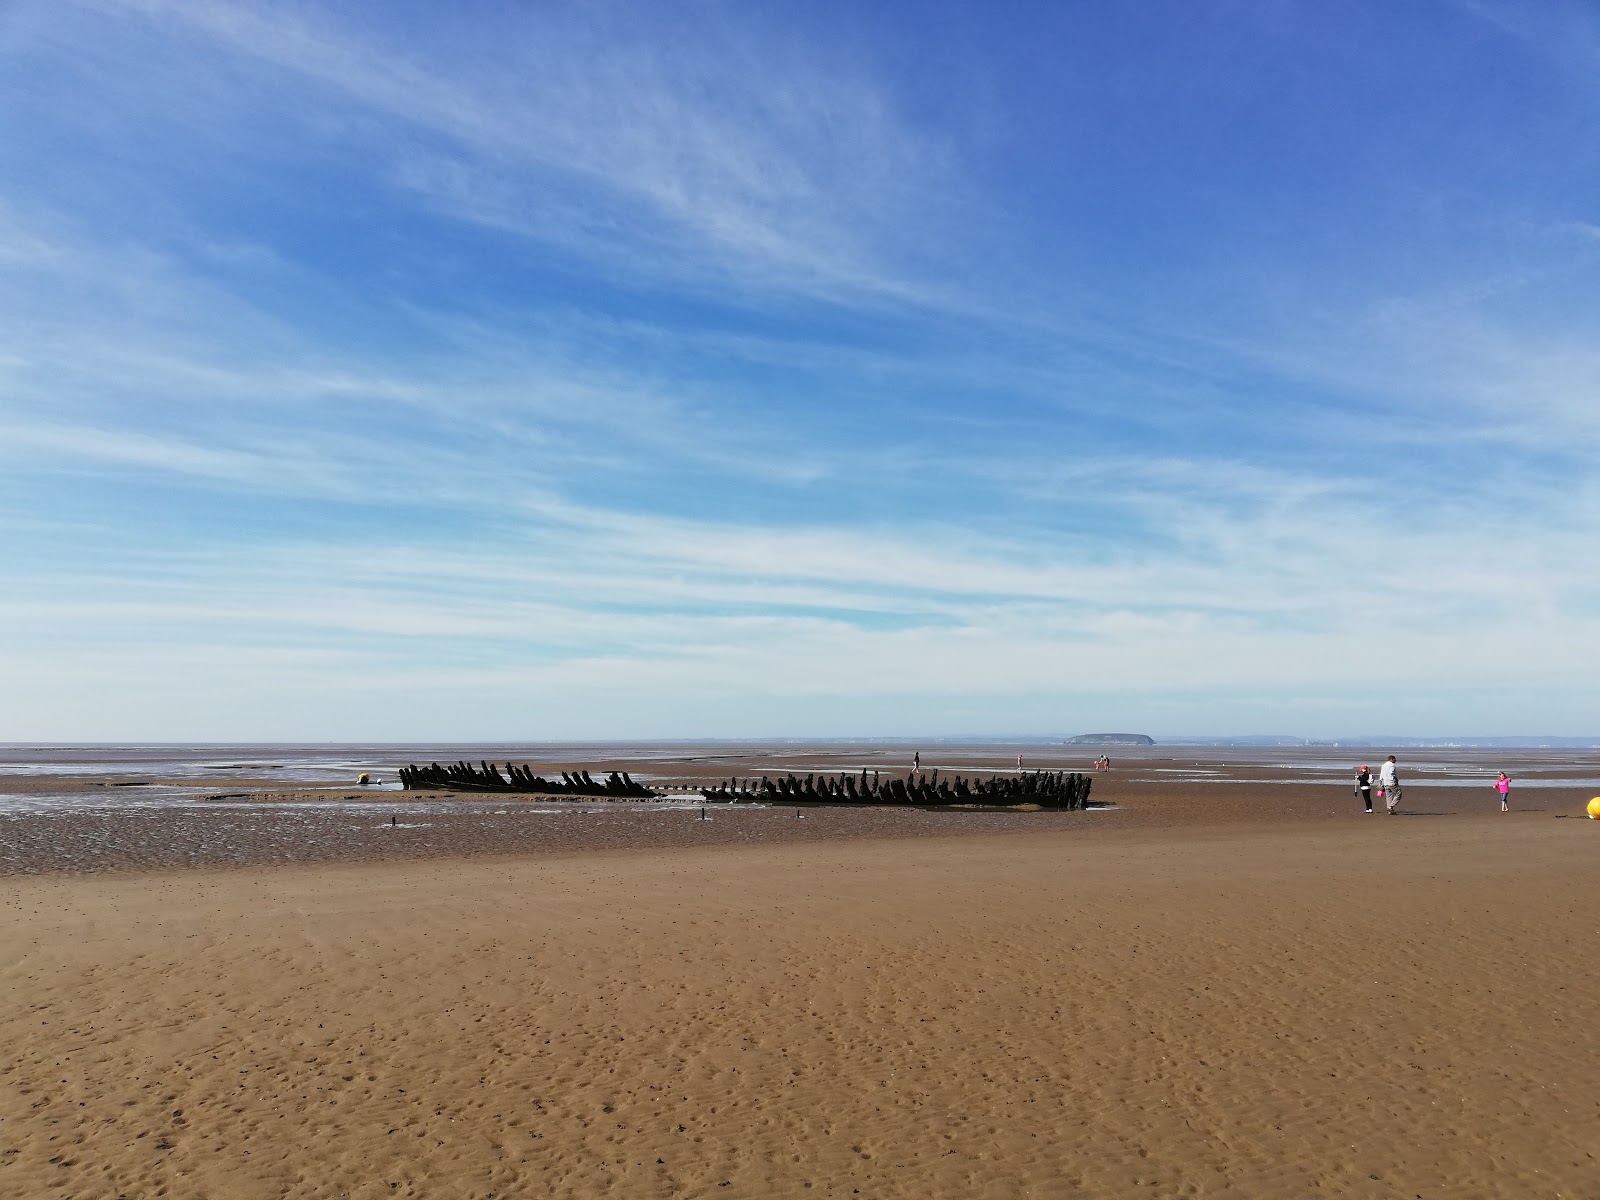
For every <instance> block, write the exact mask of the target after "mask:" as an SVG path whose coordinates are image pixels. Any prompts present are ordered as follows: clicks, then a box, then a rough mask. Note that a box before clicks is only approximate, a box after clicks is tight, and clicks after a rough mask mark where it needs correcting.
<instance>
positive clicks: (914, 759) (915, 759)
mask: <svg viewBox="0 0 1600 1200" xmlns="http://www.w3.org/2000/svg"><path fill="white" fill-rule="evenodd" d="M911 769H912V770H913V771H920V770H922V751H921V750H918V751H917V752H916V753H915V754H913V755H912V756H911Z"/></svg>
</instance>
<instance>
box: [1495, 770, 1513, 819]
mask: <svg viewBox="0 0 1600 1200" xmlns="http://www.w3.org/2000/svg"><path fill="white" fill-rule="evenodd" d="M1494 790H1495V791H1497V792H1499V793H1500V811H1501V812H1510V811H1511V804H1510V802H1509V797H1510V795H1511V780H1510V778H1509V777H1508V776H1507V775H1506V773H1505V772H1504V771H1501V772H1500V778H1499V779H1496V780H1495V781H1494Z"/></svg>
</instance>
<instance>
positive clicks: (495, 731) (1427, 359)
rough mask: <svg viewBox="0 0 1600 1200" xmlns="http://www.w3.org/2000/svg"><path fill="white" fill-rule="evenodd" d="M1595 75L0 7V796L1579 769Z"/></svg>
mask: <svg viewBox="0 0 1600 1200" xmlns="http://www.w3.org/2000/svg"><path fill="white" fill-rule="evenodd" d="M1597 127H1600V9H1597V8H1596V7H1595V6H1594V5H1592V4H1589V3H1578V2H1572V3H1567V2H1564V0H1548V2H1546V3H1541V4H1539V5H1525V4H1520V3H1511V2H1507V3H1498V2H1496V0H1405V2H1403V3H1395V2H1394V0H1351V2H1350V3H1344V4H1338V5H1323V4H1311V3H1290V2H1277V0H1252V2H1251V3H1238V2H1237V0H1165V2H1162V0H1151V2H1150V3H1142V4H1128V5H1096V4H1060V3H1037V4H1035V3H1026V2H1015V3H996V4H984V5H978V4H971V3H954V2H944V0H927V2H925V3H884V4H881V5H860V4H856V3H833V2H831V0H806V2H804V3H785V2H782V0H778V2H775V3H771V4H761V5H750V4H739V3H731V2H730V3H725V4H724V3H714V2H708V3H700V2H697V0H681V2H678V3H673V4H644V3H637V2H635V3H608V2H606V0H588V2H583V3H573V4H561V3H507V2H489V0H482V2H477V3H464V4H460V5H438V4H431V3H395V2H384V3H376V2H374V3H360V2H351V0H343V2H341V3H329V4H316V3H275V4H270V5H269V4H261V5H252V4H247V3H228V2H224V0H216V2H210V0H173V2H171V3H168V2H163V0H100V2H76V0H9V2H6V3H0V676H3V684H0V741H21V740H47V741H73V740H84V741H105V740H163V741H183V740H196V741H204V740H235V739H237V740H259V741H301V740H321V741H339V740H354V739H364V740H381V741H407V740H421V739H432V740H519V741H520V740H528V741H538V740H555V739H574V738H576V739H590V738H592V739H597V740H598V739H612V738H694V737H709V738H715V737H728V738H746V737H749V738H762V737H852V736H854V737H919V736H928V737H935V736H959V735H977V736H995V737H1001V736H1008V735H1018V736H1050V735H1055V734H1060V735H1063V736H1067V735H1072V734H1078V733H1085V732H1098V731H1111V730H1116V731H1124V730H1125V731H1129V732H1142V733H1152V734H1156V735H1158V736H1159V735H1176V734H1191V735H1210V736H1225V735H1229V734H1261V733H1282V734H1299V735H1304V736H1348V735H1353V734H1360V733H1368V732H1374V733H1375V732H1386V733H1392V734H1395V735H1410V736H1426V735H1431V734H1460V735H1467V734H1476V735H1488V734H1523V733H1526V734H1534V733H1542V734H1560V735H1571V736H1582V735H1592V734H1600V575H1597V571H1596V563H1597V554H1596V551H1597V548H1600V537H1597V535H1600V475H1597V472H1596V470H1595V462H1596V454H1597V451H1600V139H1596V138H1595V136H1594V131H1595V129H1596V128H1597Z"/></svg>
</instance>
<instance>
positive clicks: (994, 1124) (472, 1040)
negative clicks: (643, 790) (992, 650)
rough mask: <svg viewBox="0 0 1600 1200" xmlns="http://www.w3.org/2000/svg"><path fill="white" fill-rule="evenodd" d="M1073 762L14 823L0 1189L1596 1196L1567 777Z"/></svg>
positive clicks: (1589, 900) (1583, 932)
mask: <svg viewBox="0 0 1600 1200" xmlns="http://www.w3.org/2000/svg"><path fill="white" fill-rule="evenodd" d="M1097 786H1100V791H1099V792H1098V793H1097V795H1098V796H1099V797H1100V798H1102V799H1111V800H1115V801H1116V802H1117V803H1118V805H1119V807H1118V808H1117V809H1116V810H1115V811H1107V812H1097V813H1064V814H1051V813H1011V812H1003V813H952V812H916V811H911V812H874V811H868V810H853V811H846V810H830V809H821V810H812V811H809V812H807V813H805V815H804V819H803V820H802V819H801V817H800V814H798V813H797V812H796V811H795V810H792V809H743V810H727V809H723V810H711V812H710V814H709V815H710V816H711V818H712V819H711V820H708V821H700V820H698V819H697V816H698V813H697V812H695V811H691V810H688V809H684V808H670V807H665V806H630V805H592V806H586V807H585V806H576V807H572V808H558V807H554V806H550V805H547V804H543V803H540V802H529V801H523V802H513V803H493V804H484V803H482V802H481V801H480V802H474V803H473V804H469V805H465V806H461V805H455V804H452V803H451V802H441V803H437V804H430V803H428V802H420V801H418V800H417V799H415V798H404V797H402V798H400V801H399V802H398V803H394V804H391V805H388V806H384V805H356V806H345V805H344V803H343V801H342V793H341V795H340V796H338V797H330V796H329V795H327V794H325V793H323V794H311V793H296V794H297V795H300V796H301V799H302V801H305V802H301V803H289V804H284V805H282V806H280V807H271V808H262V807H259V806H247V807H243V808H239V807H234V806H233V805H232V804H231V803H230V802H221V803H215V804H211V805H189V806H185V807H180V808H171V807H165V808H153V809H150V810H142V811H129V810H119V809H108V810H95V811H89V812H77V813H68V814H55V815H40V814H37V813H35V814H23V815H22V816H20V817H13V818H8V819H7V820H6V821H5V822H3V823H0V829H3V832H5V833H6V835H7V837H6V838H5V840H4V841H3V842H0V844H3V845H4V846H5V847H6V849H5V853H6V854H8V855H12V856H13V862H12V864H11V867H12V870H13V871H14V872H18V873H14V874H12V875H10V876H9V877H7V878H5V879H0V904H3V908H0V912H3V914H4V916H3V918H0V975H3V984H4V987H5V994H6V996H7V998H8V1000H9V1003H8V1005H7V1006H6V1007H5V1009H4V1010H3V1011H0V1039H3V1041H0V1044H3V1045H5V1046H6V1048H7V1055H6V1058H5V1061H4V1064H3V1066H0V1076H3V1085H4V1086H3V1087H0V1194H3V1195H8V1196H9V1195H16V1196H51V1195H61V1196H68V1195H70V1196H77V1197H86V1198H88V1197H105V1198H108V1200H109V1198H111V1197H119V1196H128V1197H141V1198H142V1197H146V1196H163V1195H164V1196H170V1197H191V1196H192V1197H200V1196H209V1197H279V1196H286V1195H292V1196H307V1197H334V1196H352V1197H378V1196H413V1197H424V1196H429V1197H431V1196H449V1197H491V1196H493V1197H501V1198H504V1197H513V1196H541V1197H542V1196H572V1197H588V1196H606V1195H613V1196H623V1197H634V1196H660V1197H668V1196H706V1197H731V1196H746V1197H768V1196H815V1195H838V1196H856V1195H860V1196H867V1197H906V1198H911V1197H930V1196H932V1197H944V1196H949V1197H968V1196H972V1197H1014V1196H1026V1195H1038V1196H1073V1195H1082V1196H1094V1197H1104V1196H1127V1195H1149V1196H1188V1195H1208V1196H1237V1197H1282V1196H1306V1195H1332V1196H1347V1197H1388V1196H1396V1197H1413V1196H1418V1195H1421V1196H1427V1197H1546V1196H1548V1197H1554V1196H1571V1197H1590V1196H1595V1195H1597V1194H1600V1193H1597V1192H1596V1186H1595V1183H1596V1180H1600V1133H1597V1130H1600V1071H1597V1070H1596V1068H1597V1067H1600V1024H1597V1023H1596V1022H1595V1021H1594V1020H1593V1011H1594V1002H1593V998H1594V996H1595V995H1596V994H1600V918H1597V916H1596V914H1597V913H1600V872H1596V871H1595V869H1594V866H1595V862H1596V855H1597V854H1600V822H1591V821H1586V820H1583V819H1581V818H1578V817H1576V816H1572V815H1571V814H1572V813H1574V812H1576V811H1581V800H1582V799H1583V798H1584V797H1582V796H1581V795H1579V789H1577V788H1576V787H1573V786H1568V787H1555V788H1548V789H1545V790H1543V791H1541V792H1539V794H1538V795H1536V796H1535V795H1533V794H1532V793H1531V790H1530V793H1529V794H1526V795H1523V796H1521V797H1519V798H1518V801H1519V802H1518V810H1517V811H1515V812H1513V813H1511V814H1509V815H1507V816H1501V815H1499V814H1498V813H1497V812H1496V811H1494V808H1495V806H1494V805H1493V802H1492V800H1488V799H1485V798H1484V797H1483V796H1480V795H1479V789H1476V788H1452V787H1438V788H1432V789H1418V791H1419V793H1420V794H1419V795H1418V796H1417V799H1416V801H1415V805H1414V806H1413V807H1410V809H1409V815H1408V816H1406V817H1403V818H1388V817H1384V816H1381V815H1375V816H1372V817H1362V816H1360V815H1358V814H1357V813H1356V812H1355V811H1354V810H1355V806H1354V803H1353V800H1352V798H1351V797H1350V796H1349V795H1348V793H1347V792H1345V791H1344V790H1343V789H1342V788H1331V787H1315V788H1304V789H1301V788H1295V787H1285V786H1283V785H1282V784H1279V783H1274V782H1266V781H1257V782H1255V783H1253V784H1248V785H1229V786H1213V785H1195V784H1191V783H1181V784H1172V785H1156V784H1150V783H1147V782H1140V781H1138V780H1135V779H1133V778H1131V777H1120V778H1118V779H1115V780H1108V781H1105V782H1104V783H1103V785H1097ZM330 801H331V803H330ZM391 817H393V818H394V823H393V824H390V818H391ZM52 847H55V849H52ZM62 847H65V848H66V849H64V850H63V849H61V848H62ZM86 847H98V849H97V850H96V851H95V852H94V853H93V854H90V855H88V857H85V853H86V851H85V848H86ZM52 853H59V854H60V855H61V860H60V861H55V860H52V859H51V858H50V855H51V854H52ZM230 855H231V856H233V857H229V856H230ZM346 860H351V861H346ZM208 864H209V865H208ZM219 866H225V867H226V869H218V867H219ZM86 867H87V868H91V869H94V868H99V870H98V871H97V872H94V873H85V872H84V868H86ZM59 868H67V869H65V870H63V869H59ZM106 868H114V869H110V870H107V869H106Z"/></svg>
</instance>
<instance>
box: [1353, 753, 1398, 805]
mask: <svg viewBox="0 0 1600 1200" xmlns="http://www.w3.org/2000/svg"><path fill="white" fill-rule="evenodd" d="M1356 795H1357V796H1360V797H1361V811H1362V812H1371V811H1372V768H1371V767H1366V766H1362V767H1358V768H1356ZM1378 799H1379V800H1382V801H1383V802H1384V804H1385V805H1387V806H1388V812H1389V815H1390V816H1391V817H1392V816H1394V810H1395V809H1396V808H1398V807H1399V806H1400V765H1399V764H1398V763H1396V762H1395V760H1394V755H1392V754H1391V755H1389V761H1388V762H1386V763H1384V764H1383V766H1381V767H1379V768H1378Z"/></svg>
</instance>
